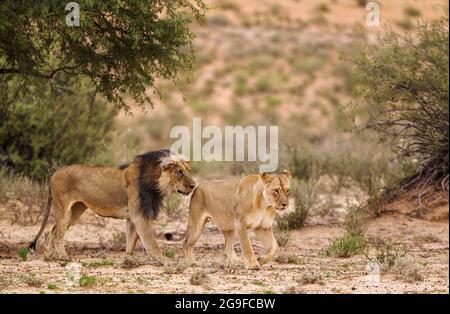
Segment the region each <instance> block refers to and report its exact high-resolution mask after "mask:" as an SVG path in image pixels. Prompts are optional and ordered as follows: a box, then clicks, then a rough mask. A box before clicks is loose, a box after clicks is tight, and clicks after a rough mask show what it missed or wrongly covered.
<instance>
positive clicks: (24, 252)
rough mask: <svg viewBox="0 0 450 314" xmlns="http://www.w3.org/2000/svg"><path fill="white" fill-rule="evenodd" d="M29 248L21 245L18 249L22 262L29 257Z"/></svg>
mask: <svg viewBox="0 0 450 314" xmlns="http://www.w3.org/2000/svg"><path fill="white" fill-rule="evenodd" d="M28 253H29V251H28V248H26V247H21V248H19V249H18V250H17V255H19V257H20V259H21V260H22V262H26V261H27V259H28Z"/></svg>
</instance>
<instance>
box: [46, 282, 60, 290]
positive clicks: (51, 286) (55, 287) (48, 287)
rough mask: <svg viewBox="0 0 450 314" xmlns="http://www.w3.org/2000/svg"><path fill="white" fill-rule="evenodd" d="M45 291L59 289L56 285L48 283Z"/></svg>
mask: <svg viewBox="0 0 450 314" xmlns="http://www.w3.org/2000/svg"><path fill="white" fill-rule="evenodd" d="M47 289H49V290H56V289H59V287H58V285H57V284H56V283H49V284H48V285H47Z"/></svg>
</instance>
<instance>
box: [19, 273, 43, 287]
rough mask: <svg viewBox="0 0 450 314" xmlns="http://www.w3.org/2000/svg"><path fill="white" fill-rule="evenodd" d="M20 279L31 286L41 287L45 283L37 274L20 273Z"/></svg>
mask: <svg viewBox="0 0 450 314" xmlns="http://www.w3.org/2000/svg"><path fill="white" fill-rule="evenodd" d="M20 280H21V281H22V282H23V283H25V284H27V285H28V286H30V287H34V288H39V287H41V286H42V285H43V284H44V280H42V278H39V277H38V276H36V275H35V274H27V275H20Z"/></svg>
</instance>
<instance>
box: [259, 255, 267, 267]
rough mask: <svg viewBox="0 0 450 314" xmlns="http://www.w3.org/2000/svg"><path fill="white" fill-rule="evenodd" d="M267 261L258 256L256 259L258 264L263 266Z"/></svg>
mask: <svg viewBox="0 0 450 314" xmlns="http://www.w3.org/2000/svg"><path fill="white" fill-rule="evenodd" d="M268 261H269V260H268V259H267V258H265V257H262V256H259V257H258V263H259V264H260V265H264V264H266V263H267V262H268Z"/></svg>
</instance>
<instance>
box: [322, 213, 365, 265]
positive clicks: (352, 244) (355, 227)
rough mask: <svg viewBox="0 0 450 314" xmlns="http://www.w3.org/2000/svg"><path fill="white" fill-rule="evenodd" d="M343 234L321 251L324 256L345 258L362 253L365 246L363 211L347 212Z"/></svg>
mask: <svg viewBox="0 0 450 314" xmlns="http://www.w3.org/2000/svg"><path fill="white" fill-rule="evenodd" d="M343 228H344V229H345V234H344V235H343V236H342V237H339V238H337V239H335V240H334V241H333V242H331V244H330V245H329V246H328V247H327V248H326V249H325V250H324V251H323V254H324V255H326V256H335V257H341V258H346V257H350V256H353V255H357V254H362V253H363V252H364V250H365V249H366V248H367V239H366V238H365V234H366V231H367V217H366V216H365V215H364V213H363V212H360V211H356V212H352V211H351V212H349V213H348V214H347V216H346V218H345V221H344V223H343Z"/></svg>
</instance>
